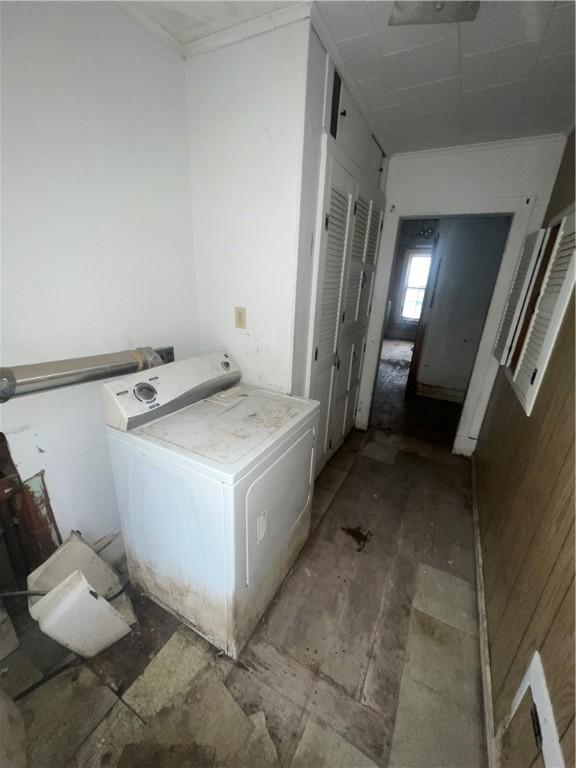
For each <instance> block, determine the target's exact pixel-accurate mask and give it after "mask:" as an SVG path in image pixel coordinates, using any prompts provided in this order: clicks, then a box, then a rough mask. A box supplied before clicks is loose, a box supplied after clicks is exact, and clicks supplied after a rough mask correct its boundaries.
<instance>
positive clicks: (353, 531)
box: [340, 525, 372, 552]
mask: <svg viewBox="0 0 576 768" xmlns="http://www.w3.org/2000/svg"><path fill="white" fill-rule="evenodd" d="M340 530H342V531H344V533H345V534H347V535H348V536H351V537H352V538H353V539H354V541H355V542H356V544H358V547H357V549H356V552H362V550H363V549H364V547H365V546H366V544H368V542H369V541H370V539H371V538H372V531H370V530H368V529H366V530H363V529H362V527H361V526H360V525H357V526H355V527H354V528H352V527H350V526H347V525H342V526H340Z"/></svg>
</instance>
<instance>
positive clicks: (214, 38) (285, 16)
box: [184, 2, 311, 59]
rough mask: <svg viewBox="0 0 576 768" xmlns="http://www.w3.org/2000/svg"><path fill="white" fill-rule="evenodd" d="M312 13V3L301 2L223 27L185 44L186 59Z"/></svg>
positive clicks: (306, 16)
mask: <svg viewBox="0 0 576 768" xmlns="http://www.w3.org/2000/svg"><path fill="white" fill-rule="evenodd" d="M310 14H311V3H310V2H301V3H297V4H295V5H291V6H288V7H287V8H280V9H279V10H278V11H274V12H273V13H267V14H265V15H264V16H258V17H257V18H255V19H250V20H249V21H244V22H243V23H242V24H236V25H235V26H234V27H228V29H222V30H220V32H215V33H214V34H213V35H208V36H207V37H202V38H200V40H194V42H192V43H187V44H186V45H185V46H184V56H185V58H186V59H193V58H194V57H195V56H201V55H202V54H204V53H208V52H209V51H214V50H216V49H217V48H224V47H226V46H228V45H234V43H239V42H240V41H241V40H247V39H248V38H250V37H257V36H258V35H264V34H266V32H272V31H273V30H275V29H279V28H280V27H286V26H288V24H293V23H294V22H296V21H302V20H303V19H309V18H310Z"/></svg>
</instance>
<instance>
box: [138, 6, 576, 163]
mask: <svg viewBox="0 0 576 768" xmlns="http://www.w3.org/2000/svg"><path fill="white" fill-rule="evenodd" d="M130 5H137V6H138V9H139V13H140V14H142V13H144V14H145V15H146V16H148V17H149V18H150V19H152V20H153V21H154V22H155V23H156V24H158V25H159V26H160V27H162V28H163V29H164V30H165V31H166V32H168V33H169V34H170V35H171V36H172V37H173V38H175V39H176V40H177V41H178V42H179V43H181V44H186V43H190V42H194V41H197V40H200V39H201V38H203V37H207V36H209V35H212V34H214V33H216V32H218V31H221V30H224V29H229V28H231V27H234V26H236V25H238V24H241V23H243V22H245V21H249V20H250V19H254V18H257V17H259V16H263V15H265V14H270V13H273V12H274V11H277V10H280V9H281V8H285V7H286V6H288V5H291V3H289V2H138V3H130ZM316 5H317V8H318V9H319V12H320V15H321V16H322V20H323V21H324V23H325V26H326V27H327V29H328V31H329V33H330V35H331V36H332V38H333V39H334V41H335V43H336V46H337V48H338V50H339V52H340V55H341V58H342V60H343V61H344V62H345V65H346V67H347V69H348V73H349V75H350V76H351V77H352V78H353V79H354V81H355V83H356V85H357V87H358V88H359V90H360V93H361V94H362V96H363V99H364V102H365V106H366V107H367V108H368V109H369V111H370V112H371V114H372V118H373V123H374V126H375V128H376V130H377V133H378V135H379V138H380V140H381V141H382V142H383V144H384V147H385V149H386V151H387V152H388V153H389V154H392V153H394V152H406V151H410V150H419V149H429V148H433V147H444V146H452V145H457V144H469V143H474V142H481V141H494V140H499V139H511V138H517V137H521V136H535V135H538V134H545V133H553V132H566V131H568V130H570V128H571V127H572V126H573V125H574V8H575V4H574V2H551V1H545V2H533V1H532V0H517V1H515V2H511V1H510V0H508V1H507V2H495V1H494V0H483V2H481V3H480V10H479V12H478V15H477V17H476V19H475V20H474V21H471V22H463V23H461V24H428V25H416V26H415V25H410V26H388V18H389V16H390V12H391V9H392V5H393V3H391V2H363V1H362V0H355V2H318V3H316Z"/></svg>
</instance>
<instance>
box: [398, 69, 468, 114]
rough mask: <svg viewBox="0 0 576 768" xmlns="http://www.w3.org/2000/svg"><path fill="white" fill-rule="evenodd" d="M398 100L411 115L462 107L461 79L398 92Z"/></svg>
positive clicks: (450, 79)
mask: <svg viewBox="0 0 576 768" xmlns="http://www.w3.org/2000/svg"><path fill="white" fill-rule="evenodd" d="M398 99H399V101H400V103H401V104H402V105H403V106H404V108H405V109H406V111H407V112H408V113H409V114H411V115H418V114H421V113H423V112H433V111H434V110H439V109H448V108H451V109H456V108H459V106H460V78H459V77H450V78H448V79H447V80H438V81H436V82H433V83H425V84H424V85H415V86H412V88H402V89H400V90H398Z"/></svg>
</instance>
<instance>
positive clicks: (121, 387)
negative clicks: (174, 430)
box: [102, 352, 241, 430]
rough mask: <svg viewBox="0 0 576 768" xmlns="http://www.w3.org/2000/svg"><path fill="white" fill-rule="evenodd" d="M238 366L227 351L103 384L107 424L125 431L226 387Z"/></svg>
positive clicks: (237, 378)
mask: <svg viewBox="0 0 576 768" xmlns="http://www.w3.org/2000/svg"><path fill="white" fill-rule="evenodd" d="M240 375H241V374H240V369H239V368H238V366H237V365H236V363H235V362H234V360H232V358H231V357H230V355H228V354H227V353H226V352H216V353H214V354H210V355H200V356H198V357H190V358H188V359H187V360H179V361H178V362H175V363H167V364H166V365H161V366H158V367H157V368H149V369H147V370H145V371H141V372H140V373H134V374H131V375H130V376H125V377H124V378H123V379H117V380H115V381H111V382H108V383H107V384H104V385H103V386H102V398H103V400H104V408H105V418H106V423H107V424H108V426H110V427H115V428H116V429H121V430H128V429H132V428H133V427H139V426H142V425H143V424H147V423H149V422H150V421H153V420H155V419H157V418H160V416H165V415H166V414H168V413H173V412H174V411H176V410H179V409H180V408H184V407H185V406H187V405H191V404H192V403H195V402H197V401H198V400H203V399H204V398H206V397H210V396H211V395H213V394H215V393H216V392H220V391H221V390H224V389H228V387H232V386H234V385H235V384H237V383H238V382H239V381H240Z"/></svg>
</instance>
